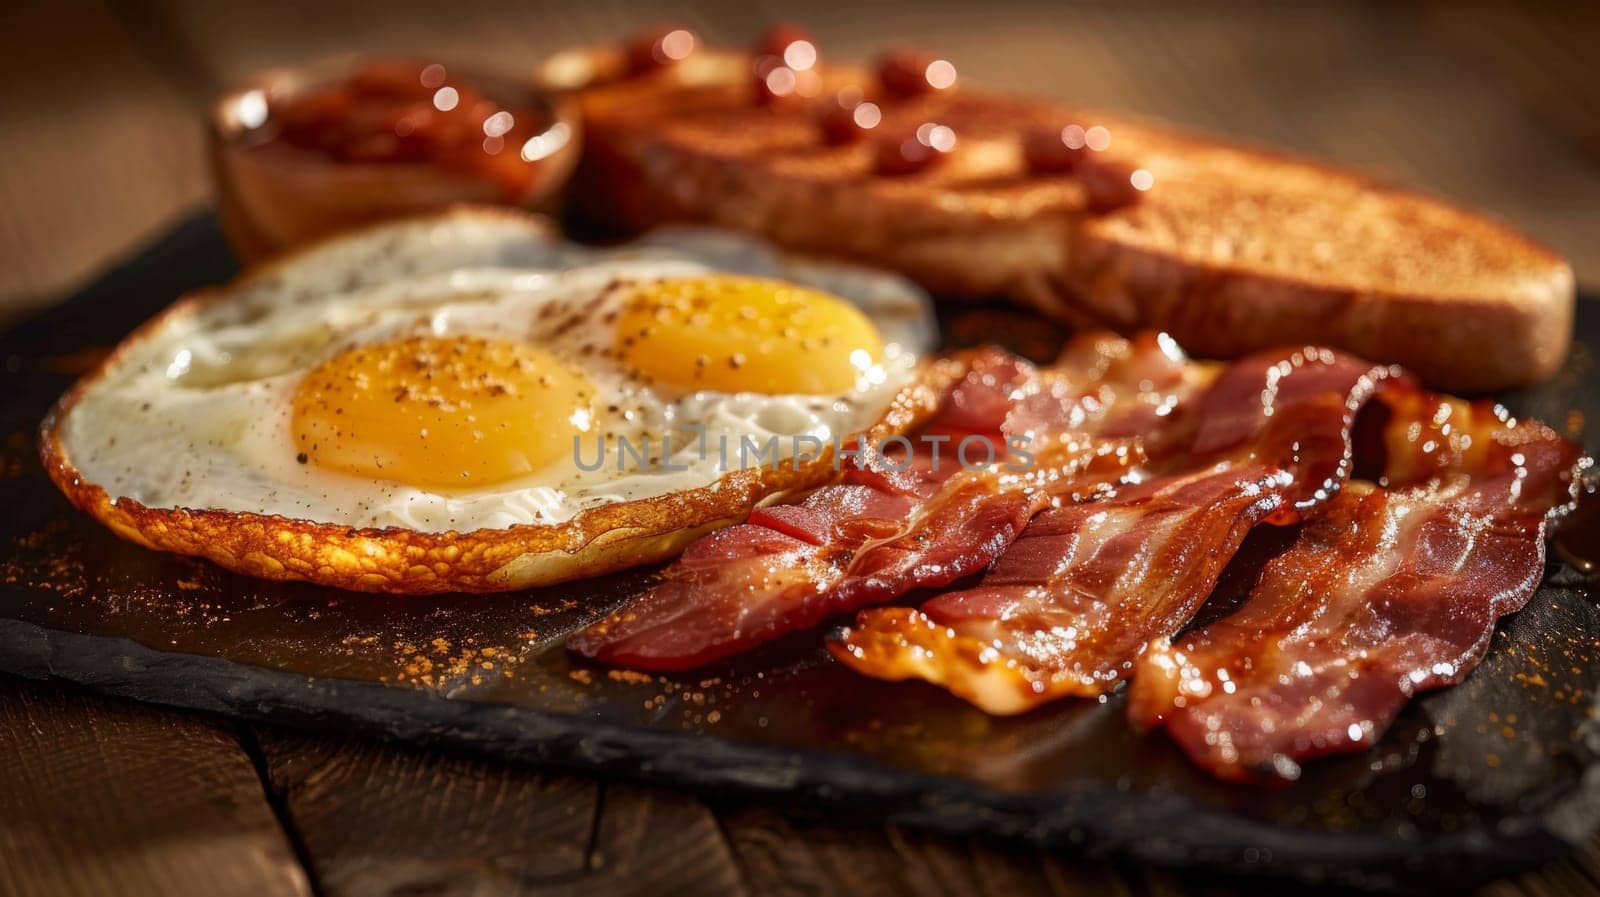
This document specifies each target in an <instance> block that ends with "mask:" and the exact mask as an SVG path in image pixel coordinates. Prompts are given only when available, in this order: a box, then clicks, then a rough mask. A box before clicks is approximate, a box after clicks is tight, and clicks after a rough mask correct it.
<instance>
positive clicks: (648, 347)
mask: <svg viewBox="0 0 1600 897" xmlns="http://www.w3.org/2000/svg"><path fill="white" fill-rule="evenodd" d="M615 338H616V349H617V355H618V357H619V358H620V359H621V361H622V362H623V363H624V364H626V365H628V366H629V367H630V368H632V369H634V370H637V371H639V372H640V373H643V374H645V375H646V376H648V377H651V378H653V379H655V380H660V381H663V382H666V383H670V384H672V385H675V386H678V387H682V388H685V389H714V390H717V391H719V392H761V393H769V394H786V393H805V394H810V395H838V394H841V393H845V392H849V391H850V390H852V389H854V388H855V385H856V378H857V377H858V376H859V375H860V374H861V372H862V371H864V370H866V369H867V368H870V367H871V366H873V365H874V364H877V363H878V362H879V361H880V360H881V359H882V358H883V340H882V338H881V337H880V336H879V335H878V330H877V328H876V327H874V326H873V325H872V321H870V320H868V318H867V316H866V315H864V314H862V313H861V312H860V310H858V309H857V308H855V306H852V305H850V304H849V303H847V302H845V301H843V300H841V299H838V298H835V297H833V296H830V295H828V294H827V293H822V292H818V291H816V290H810V289H806V288H805V287H800V286H795V285H794V284H790V283H784V282H782V281H777V280H766V279H763V278H759V277H727V276H711V277H691V278H682V279H672V280H664V281H659V282H656V283H651V284H647V285H643V286H640V287H639V288H637V289H635V290H634V291H633V292H632V293H631V294H630V295H629V296H627V297H626V298H625V299H624V300H623V307H622V311H621V313H620V314H619V315H618V317H617V322H616V335H615Z"/></svg>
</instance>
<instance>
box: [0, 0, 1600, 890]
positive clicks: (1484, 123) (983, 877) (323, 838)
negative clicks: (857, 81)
mask: <svg viewBox="0 0 1600 897" xmlns="http://www.w3.org/2000/svg"><path fill="white" fill-rule="evenodd" d="M824 6H825V4H803V5H801V7H800V9H801V10H802V11H803V15H801V16H800V18H803V19H804V20H805V21H806V22H807V23H808V24H809V25H810V26H811V27H812V28H813V29H814V30H815V31H816V32H817V34H818V36H819V40H820V43H821V44H822V46H823V48H824V51H825V52H834V53H838V54H839V55H847V56H864V55H867V54H870V53H871V51H872V50H873V48H874V47H876V46H878V45H879V44H881V43H884V42H886V41H888V40H891V39H897V40H900V41H905V42H910V43H915V44H920V45H924V46H927V47H930V48H936V49H939V50H941V51H944V52H946V53H948V54H950V55H951V56H953V57H954V58H955V59H956V60H957V62H958V64H959V65H960V66H961V68H962V71H963V74H964V75H965V76H970V77H972V78H975V79H979V80H983V81H987V82H990V83H995V84H1000V85H1009V86H1015V87H1023V88H1028V89H1031V90H1034V91H1043V92H1048V93H1054V94H1059V95H1062V96H1072V97H1075V98H1080V99H1083V100H1085V101H1090V102H1093V103H1098V104H1103V105H1107V106H1116V107H1120V108H1124V109H1129V110H1132V111H1135V112H1139V113H1146V114H1150V115H1156V116H1160V117H1165V118H1169V119H1173V120H1177V121H1180V122H1183V123H1186V124H1191V125H1195V126H1200V127H1205V128H1210V129H1218V130H1223V131H1229V132H1232V133H1234V134H1236V135H1238V136H1241V137H1245V138H1248V139H1254V140H1261V141H1266V142H1272V143H1278V144H1282V145H1286V146H1289V147H1293V148H1297V149H1302V150H1306V151H1312V152H1316V153H1320V154H1322V155H1325V156H1329V157H1332V158H1336V159H1339V160H1343V161H1346V162H1349V163H1352V164H1356V165H1359V166H1362V167H1364V168H1367V169H1369V170H1371V171H1373V172H1375V173H1377V174H1379V175H1382V176H1385V177H1389V178H1392V179H1395V180H1399V181H1404V182H1408V183H1412V184H1416V185H1419V186H1423V187H1426V188H1429V189H1431V190H1434V191H1435V192H1438V193H1441V194H1443V195H1446V196H1450V197H1454V198H1457V199H1460V200H1463V201H1465V202H1468V203H1472V204H1475V205H1480V206H1483V207H1486V208H1490V209H1493V210H1495V211H1496V212H1497V213H1498V214H1499V215H1501V216H1502V217H1504V218H1505V219H1507V220H1509V221H1510V222H1512V223H1514V224H1515V225H1517V226H1518V227H1520V228H1523V229H1525V230H1527V231H1529V232H1531V233H1533V234H1535V235H1537V236H1539V237H1540V238H1542V239H1543V240H1545V241H1547V242H1549V243H1550V244H1552V245H1553V246H1555V247H1556V248H1558V249H1559V250H1561V251H1562V252H1564V253H1566V254H1567V255H1568V256H1569V257H1570V258H1571V259H1572V260H1573V263H1574V265H1575V266H1576V268H1577V270H1578V276H1579V279H1580V280H1581V281H1583V282H1586V283H1600V241H1596V240H1595V239H1594V237H1595V236H1596V235H1595V233H1594V231H1593V222H1594V215H1595V212H1596V210H1597V209H1600V164H1597V163H1600V79H1596V78H1595V77H1594V74H1593V72H1594V69H1593V64H1592V61H1591V56H1590V53H1591V52H1592V50H1591V48H1592V47H1593V46H1595V45H1596V43H1597V40H1596V39H1597V38H1600V14H1597V12H1596V11H1595V10H1593V9H1591V10H1588V11H1585V12H1581V13H1580V12H1575V11H1563V10H1557V9H1551V10H1546V11H1542V12H1538V13H1534V14H1512V13H1502V12H1497V11H1492V10H1486V9H1475V10H1472V11H1471V12H1470V13H1463V12H1461V11H1458V10H1453V9H1451V8H1449V7H1445V6H1439V7H1433V6H1417V7H1401V8H1370V9H1367V8H1358V9H1355V10H1347V9H1334V8H1322V7H1292V8H1257V7H1228V8H1225V9H1219V10H1212V11H1202V10H1199V9H1196V8H1192V7H1191V6H1189V5H1187V4H1177V5H1170V6H1167V5H1148V6H1147V5H1140V6H1137V7H1132V8H1117V9H1111V8H1101V7H1094V8H1087V9H1066V10H1054V9H1050V8H1047V7H1044V6H1040V7H1039V8H1034V7H1032V6H1024V5H1015V6H1013V5H1012V4H1010V3H1007V2H1004V0H989V2H984V3H944V4H936V5H933V6H931V7H929V6H915V7H913V6H911V5H907V6H905V7H903V8H881V7H880V8H876V9H873V10H871V11H869V12H862V11H854V10H847V9H844V8H839V9H831V8H823V7H824ZM786 15H788V13H786V9H785V8H784V7H778V6H776V5H774V6H773V7H772V8H770V9H764V8H761V5H759V4H756V5H741V4H732V3H728V4H721V5H718V6H713V7H707V6H701V7H700V8H698V9H697V10H690V9H682V8H677V7H675V6H673V5H670V4H664V3H651V4H646V5H644V6H643V7H641V6H639V5H635V4H626V3H621V2H616V0H585V2H584V3H581V4H571V5H569V8H561V7H558V6H557V5H555V4H548V5H546V4H535V3H526V2H510V0H506V2H499V3H490V4H487V5H478V4H467V3H463V2H457V3H450V4H438V5H432V4H423V3H421V2H411V0H400V2H384V3H378V2H376V0H374V2H368V3H343V4H337V5H335V6H334V7H333V8H324V4H319V3H314V2H311V0H292V2H287V3H268V4H246V3H242V2H223V3H209V4H203V5H202V4H198V3H197V4H193V5H190V4H181V3H177V2H168V3H154V4H151V5H134V4H131V3H130V4H122V3H112V4H106V3H103V2H99V0H66V2H60V3H51V4H46V3H38V4H27V3H25V4H24V5H23V6H21V7H13V8H10V9H8V10H7V11H5V12H3V13H0V135H3V137H0V319H14V318H15V317H16V316H18V315H20V314H23V313H25V311H26V310H27V309H29V308H32V307H37V306H38V305H39V304H41V303H43V302H47V301H49V300H50V299H52V298H55V297H58V296H60V295H61V294H62V293H63V291H64V290H67V289H70V288H71V287H72V286H73V285H74V284H77V283H81V282H83V281H84V280H85V279H86V278H87V277H89V276H91V275H92V274H93V272H95V271H96V270H97V269H99V268H101V267H103V266H105V265H106V264H108V263H109V262H111V261H113V260H114V259H116V258H117V257H118V256H119V255H121V254H123V253H127V252H129V251H131V250H134V249H135V248H137V247H138V246H139V245H140V244H141V243H142V242H143V241H146V240H148V239H150V238H151V237H152V236H153V235H155V234H157V233H159V232H160V231H161V230H162V229H163V228H164V227H165V226H167V225H169V224H170V223H171V222H173V221H175V220H177V219H178V218H179V217H181V216H182V215H184V214H186V213H188V212H192V211H193V210H194V209H195V208H196V207H198V206H201V205H202V204H204V203H205V202H207V197H208V192H209V188H208V184H207V177H206V173H205V167H204V160H203V157H202V152H201V142H200V128H199V124H198V121H199V115H200V110H201V109H202V108H203V105H204V103H205V101H206V99H207V98H208V97H209V96H210V95H211V94H212V93H213V92H214V91H216V90H217V89H218V88H219V87H221V86H222V85H225V84H227V83H229V82H231V81H234V80H237V79H239V78H241V77H242V76H244V75H245V74H247V73H248V72H250V71H252V70H253V69H256V68H259V67H262V66H266V65H270V64H275V63H284V62H293V61H298V60H302V59H306V58H310V57H316V56H323V55H330V54H334V53H338V52H345V51H351V50H389V51H395V50H437V51H438V52H439V53H440V55H441V56H443V57H446V58H449V57H455V58H463V57H469V56H473V57H486V58H489V59H491V60H493V61H495V62H499V63H504V64H517V63H518V62H527V61H531V60H533V59H536V58H538V57H539V55H541V54H542V53H545V52H548V51H549V50H551V49H553V48H555V47H558V46H562V45H565V44H568V43H573V42H581V41H589V40H599V39H605V38H608V37H611V36H613V35H616V34H618V33H622V32H625V31H627V30H629V29H632V28H635V27H638V26H639V25H641V24H648V23H651V22H656V21H665V20H672V21H680V22H685V23H687V24H689V25H692V26H694V27H697V28H700V29H701V30H702V31H703V32H704V33H706V34H708V35H710V36H711V37H713V38H717V39H723V40H729V41H743V40H747V39H749V38H750V36H751V35H753V34H754V33H755V32H757V31H758V30H759V29H760V28H761V27H763V26H764V25H765V24H767V23H769V22H771V21H774V20H777V19H780V18H784V17H786ZM1239 890H1246V891H1260V892H1262V893H1276V892H1277V891H1278V889H1277V888H1276V887H1273V886H1271V885H1267V886H1262V885H1256V884H1250V883H1241V882H1234V881H1226V880H1217V879H1213V878H1208V877H1203V876H1196V875H1179V874H1173V873H1168V872H1158V871H1150V870H1144V869H1137V868H1129V867H1125V866H1114V865H1107V864H1103V863H1093V862H1087V861H1084V860H1081V859H1077V858H1074V857H1073V856H1071V855H1066V854H1049V855H1046V854H1041V853H1038V852H1032V851H1027V850H1022V849H1019V848H1016V847H1013V846H1009V845H1004V844H991V843H982V842H973V841H953V840H949V839H945V838H940V837H935V836H930V835H924V834H920V833H915V832H910V831H905V830H901V829H899V828H895V827H884V826H881V825H874V824H871V823H870V822H865V821H860V820H854V819H841V818H840V817H839V814H838V813H836V812H835V813H826V812H820V811H806V810H802V809H796V808H792V807H786V808H774V807H769V806H757V805H750V804H745V803H740V802H737V801H731V800H707V799H703V798H701V797H696V796H693V795H688V794H683V793H678V792H673V791H666V790H658V789H651V788H646V787H641V786H638V785H632V784H626V783H620V782H615V781H607V780H600V779H596V778H593V777H587V776H575V775H563V774H556V773H553V772H550V771H546V770H539V769H533V768H528V767H524V766H516V765H510V764H505V763H499V762H493V761H487V760H482V759H476V758H470V757H463V756H455V755H450V754H445V753H441V752H436V751H429V750H420V749H416V748H411V747H405V746H396V745H385V744H378V743H373V742H369V741H363V740H358V739H354V738H348V737H339V736H326V735H308V734H303V733H296V732H289V731H283V730H279V729H275V728H267V727H261V726H255V725H248V724H243V723H238V722H234V721H230V720H225V719H218V718H213V717H207V716H202V715H198V714H193V713H185V712H178V711H172V710H165V709H158V708H151V707H144V706H139V705H134V704H129V703H123V702H117V701H111V700H106V699H102V698H98V697H94V696H91V695H88V694H85V693H83V692H80V691H78V690H75V689H72V688H68V687H63V686H57V685H42V684H36V683H27V682H23V681H20V680H14V679H6V678H0V894H6V895H11V894H18V895H46V894H48V895H57V894H60V895H69V894H95V893H124V894H162V895H189V894H195V895H227V894H241V895H261V897H271V895H307V894H321V895H334V897H344V895H368V894H404V895H435V894H439V895H456V894H461V895H495V894H511V893H529V894H593V893H612V892H617V893H661V892H675V891H682V892H690V893H696V894H724V893H731V894H743V893H769V892H782V893H794V894H801V893H855V894H886V895H887V894H902V893H904V894H912V893H917V894H920V893H946V894H979V893H983V894H987V893H994V894H1017V893H1030V892H1034V891H1048V892H1052V893H1065V894H1085V895H1088V894H1106V893H1113V894H1144V893H1153V894H1193V893H1208V894H1210V893H1232V892H1236V891H1239ZM1485 893H1489V894H1507V895H1510V894H1572V893H1587V894H1600V842H1597V844H1596V845H1591V846H1590V847H1589V848H1588V849H1586V850H1583V851H1580V852H1578V853H1576V854H1574V855H1572V856H1571V857H1569V858H1567V859H1565V860H1562V861H1560V862H1558V863H1555V864H1553V865H1551V866H1549V867H1547V868H1545V869H1541V870H1538V871H1536V872H1532V873H1529V874H1526V875H1523V876H1521V877H1519V878H1516V879H1513V880H1507V881H1502V882H1496V883H1494V884H1491V885H1490V886H1489V887H1488V888H1487V889H1486V891H1485Z"/></svg>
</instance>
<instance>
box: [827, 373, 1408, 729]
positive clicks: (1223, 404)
mask: <svg viewBox="0 0 1600 897" xmlns="http://www.w3.org/2000/svg"><path fill="white" fill-rule="evenodd" d="M1392 373H1393V372H1392V371H1391V370H1390V369H1389V368H1381V367H1380V368H1374V367H1372V366H1370V365H1368V364H1366V363H1364V362H1360V361H1356V360H1355V359H1351V358H1348V357H1345V356H1341V355H1337V354H1335V353H1333V352H1330V351H1327V350H1320V349H1305V350H1300V351H1296V352H1292V353H1275V354H1266V355H1258V356H1255V357H1253V358H1250V359H1246V360H1243V361H1240V362H1238V363H1236V364H1234V365H1232V366H1230V367H1229V368H1228V369H1227V370H1226V371H1225V372H1224V373H1223V374H1222V375H1221V377H1220V378H1218V380H1217V381H1216V383H1215V384H1214V385H1213V386H1212V387H1211V388H1210V389H1209V390H1208V391H1207V393H1206V394H1205V395H1204V396H1203V397H1202V399H1201V400H1200V401H1199V402H1197V403H1196V407H1194V408H1193V409H1191V413H1190V414H1189V420H1190V422H1191V424H1192V426H1191V430H1190V435H1189V437H1188V441H1187V445H1186V446H1185V451H1183V452H1182V453H1181V454H1179V455H1177V456H1175V457H1172V458H1170V459H1168V461H1167V463H1166V467H1167V468H1168V469H1170V470H1171V471H1172V472H1170V473H1166V474H1163V475H1158V476H1155V477H1154V478H1151V479H1149V480H1147V481H1145V482H1143V483H1139V484H1138V485H1135V486H1132V487H1129V488H1125V489H1122V490H1120V491H1119V492H1118V494H1116V495H1114V496H1113V497H1111V498H1107V499H1103V500H1099V501H1092V502H1087V503H1080V504H1069V505H1065V506H1062V507H1057V508H1052V509H1050V510H1047V511H1044V512H1043V513H1041V514H1039V515H1038V516H1037V517H1036V518H1035V519H1034V520H1033V522H1032V523H1031V524H1030V525H1029V526H1028V528H1027V530H1026V531H1025V532H1024V533H1023V534H1022V536H1021V538H1019V539H1018V540H1017V542H1016V544H1014V545H1012V546H1011V548H1010V550H1008V551H1007V552H1006V553H1005V554H1004V555H1003V556H1002V557H1001V558H1000V560H999V562H998V563H996V564H995V566H994V568H993V569H992V570H991V571H990V572H989V574H988V575H987V576H985V577H984V580H983V582H982V583H981V584H980V585H979V586H977V587H976V588H973V589H970V590H967V591H960V592H951V593H947V594H944V595H940V596H938V597H936V598H934V599H932V600H930V601H929V602H927V603H926V604H924V605H923V606H922V607H921V609H920V610H913V609H909V608H883V609H875V610H869V611H865V612H863V613H862V614H861V615H860V616H859V618H858V620H857V623H856V625H855V626H853V627H851V628H849V629H847V630H845V631H844V632H843V633H842V634H840V635H839V636H838V637H837V638H836V639H835V640H833V641H832V642H830V645H829V647H830V648H831V650H832V651H833V653H834V655H835V656H836V657H838V658H839V659H840V660H841V661H843V662H844V663H846V664H848V665H850V666H851V667H854V668H855V669H856V670H858V671H860V672H862V673H865V674H867V675H870V676H875V677H877V678H881V679H907V678H920V679H925V680H927V681H929V682H932V683H935V684H938V685H941V686H943V687H945V688H947V689H949V690H950V691H951V692H953V693H955V694H956V695H958V696H960V697H962V698H965V699H966V700H968V701H971V702H972V703H974V704H976V705H978V706H979V707H981V708H983V709H984V710H986V711H988V712H990V713H996V714H1011V713H1020V712H1023V711H1026V710H1028V709H1030V708H1033V707H1035V706H1038V705H1039V704H1042V703H1044V702H1046V701H1050V700H1054V699H1057V698H1061V697H1065V696H1068V695H1082V696H1088V695H1096V694H1100V693H1103V692H1106V691H1109V690H1110V689H1111V688H1113V687H1114V686H1115V685H1116V684H1117V682H1118V681H1120V680H1121V679H1123V678H1125V677H1126V676H1127V674H1128V671H1129V670H1130V669H1131V667H1132V665H1133V661H1134V659H1135V658H1136V657H1138V655H1139V653H1140V652H1141V651H1142V650H1143V649H1144V648H1145V646H1146V645H1147V644H1148V643H1150V642H1151V641H1153V640H1155V639H1158V638H1161V637H1163V636H1166V635H1170V634H1172V633H1173V632H1175V631H1177V630H1178V629H1179V628H1180V627H1182V626H1183V625H1184V624H1185V623H1187V622H1188V620H1189V619H1190V618H1191V617H1192V616H1193V615H1194V613H1195V611H1196V610H1198V609H1199V607H1200V606H1201V604H1203V603H1204V601H1205V599H1206V597H1207V596H1208V595H1209V594H1210V593H1211V589H1212V587H1213V586H1214V585H1215V583H1216V579H1217V576H1218V574H1219V573H1220V572H1221V571H1222V568H1223V567H1224V566H1225V565H1226V564H1227V562H1228V560H1229V559H1230V558H1232V556H1233V554H1234V553H1235V551H1237V549H1238V547H1239V544H1240V542H1241V541H1243V539H1244V537H1245V536H1246V535H1247V534H1248V533H1249V531H1250V529H1251V528H1252V527H1254V526H1255V525H1257V524H1258V523H1262V522H1265V521H1270V522H1274V523H1290V522H1294V521H1296V520H1298V519H1299V517H1300V515H1301V514H1302V513H1303V512H1304V511H1305V510H1306V509H1308V508H1310V507H1312V506H1314V505H1315V504H1317V503H1318V502H1321V501H1323V500H1325V499H1326V498H1327V497H1328V496H1329V495H1331V494H1332V493H1334V492H1336V491H1337V490H1338V488H1339V486H1340V484H1341V483H1342V482H1343V480H1344V479H1345V477H1346V476H1347V475H1348V473H1349V465H1350V428H1351V425H1352V423H1353V420H1354V417H1355V413H1356V411H1357V410H1358V409H1359V408H1360V406H1361V405H1362V403H1363V402H1365V400H1366V399H1367V397H1368V396H1370V395H1371V393H1372V392H1373V390H1374V388H1375V386H1376V384H1377V383H1378V382H1379V381H1381V380H1383V379H1384V378H1386V377H1389V376H1391V375H1392Z"/></svg>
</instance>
